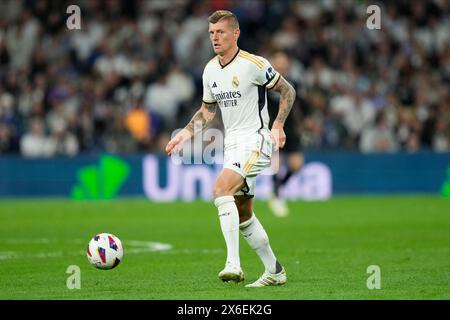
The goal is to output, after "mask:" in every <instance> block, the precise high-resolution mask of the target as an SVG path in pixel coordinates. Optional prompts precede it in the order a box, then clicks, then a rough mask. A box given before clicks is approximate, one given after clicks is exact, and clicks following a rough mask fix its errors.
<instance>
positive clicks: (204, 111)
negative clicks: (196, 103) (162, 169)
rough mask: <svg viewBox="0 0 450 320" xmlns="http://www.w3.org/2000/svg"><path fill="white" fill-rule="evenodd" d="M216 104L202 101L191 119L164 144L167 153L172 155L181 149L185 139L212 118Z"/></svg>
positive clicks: (189, 137) (190, 136)
mask: <svg viewBox="0 0 450 320" xmlns="http://www.w3.org/2000/svg"><path fill="white" fill-rule="evenodd" d="M216 110H217V104H216V103H212V104H209V103H204V102H202V106H201V107H200V109H198V110H197V112H196V113H195V114H194V116H193V117H192V119H191V121H189V123H188V124H187V126H186V127H184V128H183V129H182V130H181V131H180V132H178V133H177V134H176V135H175V137H173V138H172V140H170V141H169V143H168V144H167V146H166V152H167V154H168V155H172V154H174V153H177V152H179V151H180V150H181V147H182V146H183V143H184V142H185V141H186V140H189V139H191V138H192V137H193V136H194V135H195V134H197V133H198V131H200V130H202V129H203V128H204V127H205V126H206V124H207V123H208V122H210V121H211V120H213V119H214V116H215V115H216Z"/></svg>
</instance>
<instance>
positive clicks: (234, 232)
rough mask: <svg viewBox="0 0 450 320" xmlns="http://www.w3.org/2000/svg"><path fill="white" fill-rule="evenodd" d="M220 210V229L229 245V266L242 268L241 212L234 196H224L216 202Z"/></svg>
mask: <svg viewBox="0 0 450 320" xmlns="http://www.w3.org/2000/svg"><path fill="white" fill-rule="evenodd" d="M214 205H215V206H216V207H217V209H218V210H219V219H220V227H221V228H222V233H223V237H224V238H225V243H226V245H227V264H231V265H233V266H236V267H240V265H241V262H240V258H239V212H238V209H237V207H236V203H235V202H234V197H233V196H223V197H219V198H216V200H214Z"/></svg>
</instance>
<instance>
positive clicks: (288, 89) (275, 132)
mask: <svg viewBox="0 0 450 320" xmlns="http://www.w3.org/2000/svg"><path fill="white" fill-rule="evenodd" d="M271 90H275V91H278V92H279V93H280V102H279V106H278V114H277V117H276V118H275V120H274V121H273V125H272V131H271V133H272V137H273V138H274V141H275V144H276V147H279V148H283V147H284V144H285V143H286V134H285V133H284V122H285V121H286V118H287V117H288V115H289V112H290V111H291V108H292V105H293V104H294V101H295V97H296V92H295V89H294V88H293V87H292V85H291V84H290V83H289V82H287V81H286V79H284V78H283V77H282V76H281V75H280V79H279V80H278V82H277V84H276V85H275V86H274V87H273V88H272V89H271Z"/></svg>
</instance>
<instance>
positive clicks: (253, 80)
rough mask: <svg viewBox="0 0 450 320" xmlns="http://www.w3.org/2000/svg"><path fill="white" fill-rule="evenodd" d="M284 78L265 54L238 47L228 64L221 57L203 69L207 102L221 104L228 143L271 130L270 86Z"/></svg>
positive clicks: (204, 94) (226, 143)
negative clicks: (268, 98) (253, 52)
mask: <svg viewBox="0 0 450 320" xmlns="http://www.w3.org/2000/svg"><path fill="white" fill-rule="evenodd" d="M279 79H280V74H279V73H278V72H276V71H275V70H274V68H273V67H272V66H271V65H270V63H269V62H268V61H267V60H266V59H265V58H263V57H260V56H256V55H253V54H250V53H248V52H245V51H243V50H240V49H238V51H237V52H236V54H235V56H234V57H233V58H232V59H231V60H230V62H228V63H227V64H226V65H221V63H220V61H219V56H216V57H214V58H213V59H211V61H209V63H208V64H207V65H206V67H205V70H204V72H203V102H204V103H207V104H211V103H217V105H218V106H219V107H220V110H221V112H222V119H223V124H224V128H225V146H227V145H228V144H230V143H233V142H236V141H239V140H240V141H242V139H246V138H249V137H251V136H253V135H255V134H258V133H261V131H264V130H268V129H269V128H268V125H269V113H268V111H267V89H271V88H272V87H273V86H275V84H276V83H277V82H278V80H279Z"/></svg>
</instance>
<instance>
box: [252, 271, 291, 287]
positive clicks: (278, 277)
mask: <svg viewBox="0 0 450 320" xmlns="http://www.w3.org/2000/svg"><path fill="white" fill-rule="evenodd" d="M286 281H287V276H286V270H284V268H283V269H281V271H280V272H278V273H270V272H267V271H264V273H263V275H262V276H261V277H259V279H258V280H256V281H255V282H253V283H250V284H248V285H246V287H247V288H261V287H267V286H281V285H283V284H285V283H286Z"/></svg>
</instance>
